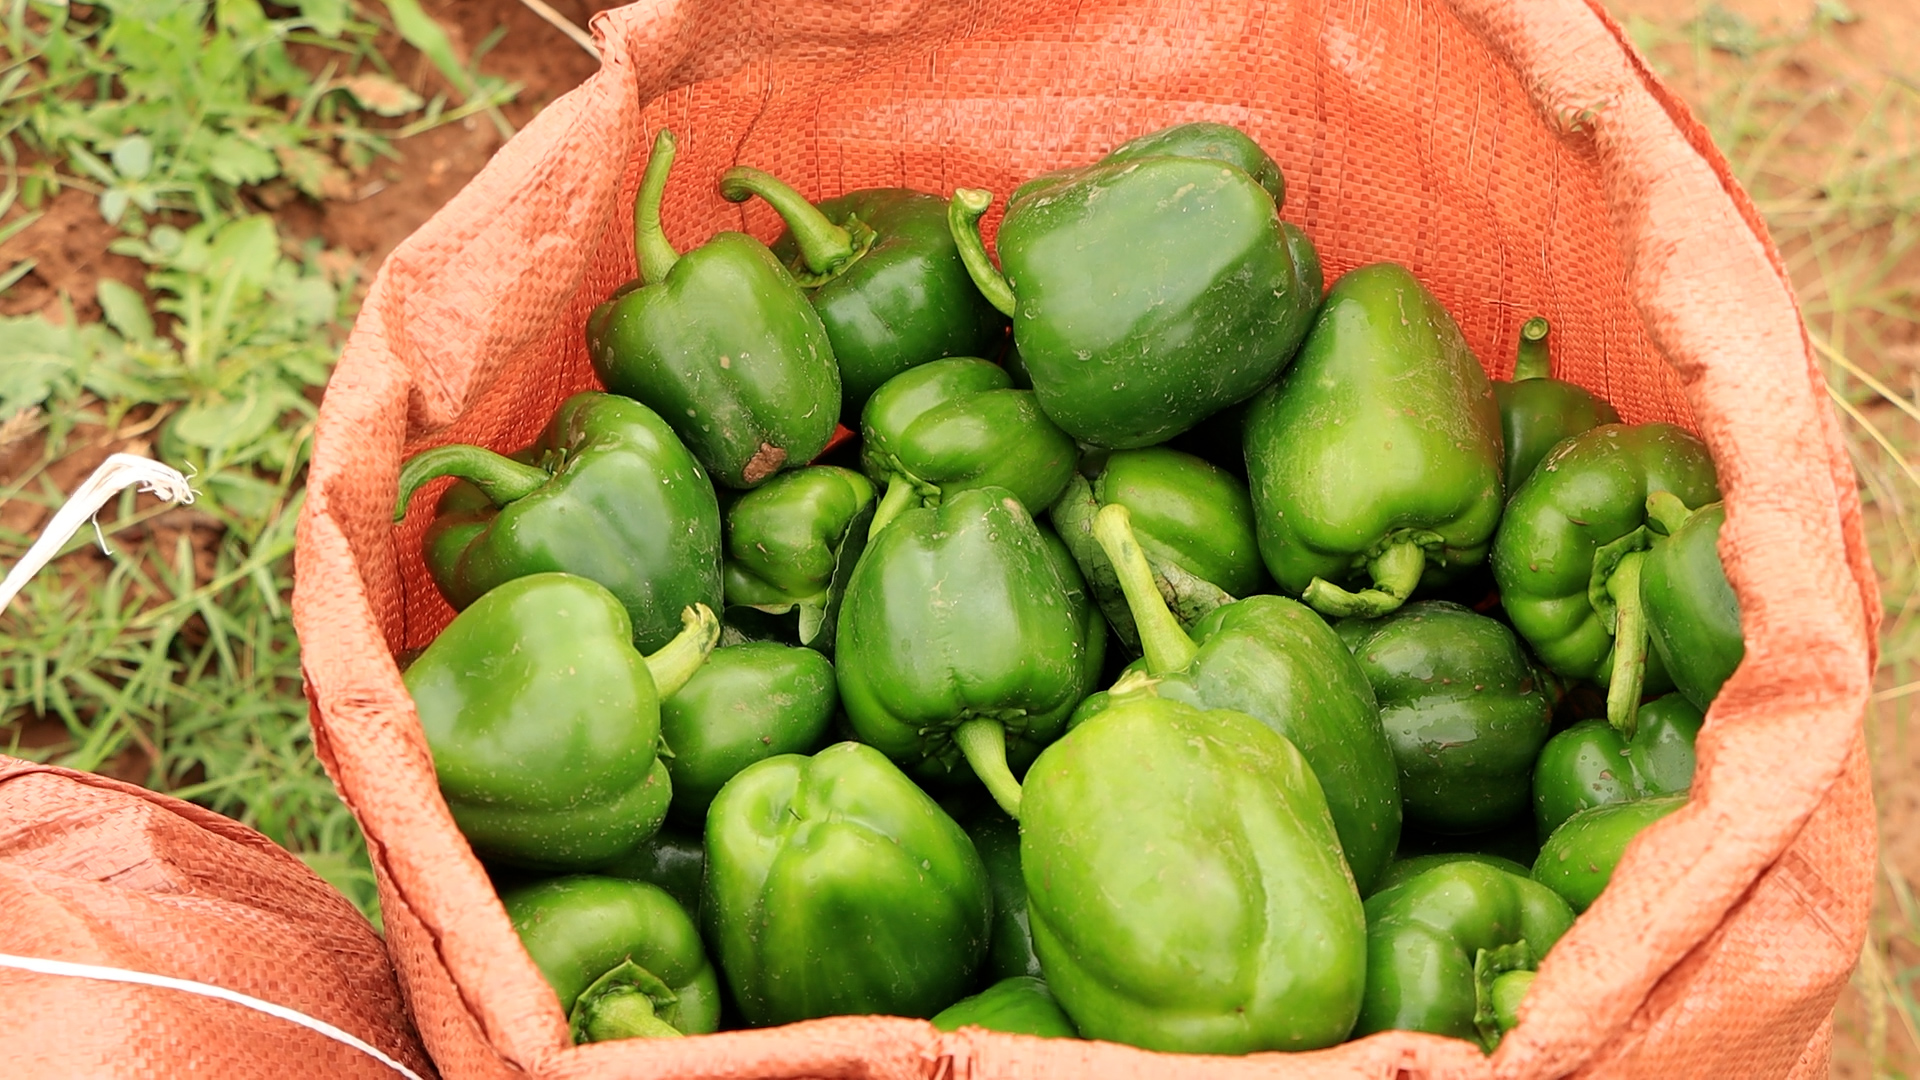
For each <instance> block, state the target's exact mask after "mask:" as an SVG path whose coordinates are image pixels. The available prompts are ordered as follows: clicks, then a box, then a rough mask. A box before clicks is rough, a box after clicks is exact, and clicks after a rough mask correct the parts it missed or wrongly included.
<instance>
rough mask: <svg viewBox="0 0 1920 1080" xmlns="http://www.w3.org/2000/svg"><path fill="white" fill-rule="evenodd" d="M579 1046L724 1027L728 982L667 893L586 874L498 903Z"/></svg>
mask: <svg viewBox="0 0 1920 1080" xmlns="http://www.w3.org/2000/svg"><path fill="white" fill-rule="evenodd" d="M500 902H501V903H502V904H503V905H505V907H506V909H507V918H509V919H511V920H512V921H513V929H514V931H515V932H516V933H518V934H519V935H520V943H521V944H522V945H525V946H526V948H527V952H528V954H529V955H531V956H532V957H533V962H534V964H535V965H536V966H538V967H539V968H540V974H541V975H543V976H545V977H546V980H547V985H549V986H551V987H553V992H554V993H555V994H557V995H559V997H560V1011H561V1012H563V1013H566V1014H567V1021H568V1026H569V1028H570V1029H571V1030H572V1032H573V1041H574V1042H576V1043H590V1042H606V1041H608V1040H610V1039H632V1038H644V1037H661V1036H677V1035H705V1034H708V1033H710V1032H713V1031H717V1030H719V1027H720V980H719V978H718V977H717V976H716V975H715V974H714V971H713V964H711V963H710V962H708V960H707V954H706V950H705V949H704V948H703V947H702V946H701V943H700V931H699V929H698V928H696V927H695V926H694V924H693V920H692V919H690V918H688V917H687V913H686V912H685V911H684V910H682V909H681V907H680V905H679V904H677V903H675V902H674V899H673V897H671V896H668V895H667V893H666V890H664V889H661V888H659V887H658V886H654V885H649V884H647V883H646V882H644V881H624V880H621V879H619V878H610V877H594V876H591V875H586V874H578V875H574V876H571V877H561V878H553V879H550V880H547V881H542V882H538V883H536V884H533V885H525V886H521V887H520V888H516V889H511V890H508V891H507V892H506V893H504V894H502V895H501V897H500Z"/></svg>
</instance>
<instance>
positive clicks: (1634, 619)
mask: <svg viewBox="0 0 1920 1080" xmlns="http://www.w3.org/2000/svg"><path fill="white" fill-rule="evenodd" d="M1646 557H1647V553H1646V552H1644V551H1636V552H1633V553H1631V554H1629V555H1627V556H1625V557H1623V558H1622V559H1621V560H1620V565H1619V566H1617V567H1615V568H1614V570H1613V576H1612V577H1610V578H1608V579H1607V594H1608V595H1609V596H1612V597H1613V603H1614V616H1613V674H1612V676H1611V677H1610V678H1609V679H1608V680H1607V723H1609V724H1612V725H1613V727H1614V730H1615V731H1618V732H1619V733H1620V735H1621V737H1622V738H1625V739H1631V738H1633V733H1634V731H1635V730H1636V729H1637V728H1638V727H1639V719H1640V692H1641V688H1642V686H1644V685H1645V683H1646V679H1647V613H1646V609H1645V608H1644V607H1642V606H1641V603H1640V564H1641V562H1642V561H1643V560H1645V559H1646Z"/></svg>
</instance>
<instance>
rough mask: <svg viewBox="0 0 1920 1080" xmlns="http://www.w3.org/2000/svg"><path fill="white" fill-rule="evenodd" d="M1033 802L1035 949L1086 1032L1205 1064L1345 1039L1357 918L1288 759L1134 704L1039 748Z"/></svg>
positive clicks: (1308, 790) (1028, 846)
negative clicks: (1204, 1059)
mask: <svg viewBox="0 0 1920 1080" xmlns="http://www.w3.org/2000/svg"><path fill="white" fill-rule="evenodd" d="M1026 786H1027V792H1026V812H1025V816H1023V817H1022V819H1021V822H1020V865H1021V868H1022V870H1023V872H1024V874H1025V876H1026V881H1027V910H1028V912H1029V914H1030V916H1031V918H1032V921H1033V942H1034V946H1035V947H1036V948H1037V949H1038V950H1039V954H1040V962H1041V964H1042V966H1044V967H1045V968H1046V973H1047V974H1046V977H1047V987H1048V989H1049V990H1051V991H1052V992H1053V995H1054V997H1055V998H1056V999H1057V1000H1058V1001H1059V1002H1060V1005H1061V1007H1062V1008H1064V1009H1065V1010H1066V1012H1067V1015H1068V1016H1070V1017H1072V1018H1073V1022H1074V1025H1075V1027H1077V1028H1078V1029H1079V1031H1080V1033H1081V1034H1082V1035H1084V1036H1086V1037H1088V1038H1092V1039H1107V1040H1111V1041H1114V1042H1124V1043H1130V1044H1132V1045H1134V1046H1142V1047H1146V1048H1148V1049H1152V1050H1172V1051H1183V1052H1188V1053H1207V1054H1245V1053H1252V1052H1254V1051H1259V1050H1311V1049H1314V1048H1316V1047H1322V1046H1331V1045H1332V1044H1334V1043H1337V1042H1339V1041H1340V1040H1342V1039H1344V1038H1346V1035H1347V1031H1348V1029H1350V1028H1351V1027H1352V1026H1353V1021H1354V1017H1355V1016H1356V1015H1357V1013H1358V1011H1359V1005H1360V997H1361V992H1362V986H1363V981H1364V973H1365V969H1366V964H1367V954H1366V922H1365V916H1364V915H1363V914H1362V912H1361V907H1360V896H1359V894H1358V893H1357V892H1356V891H1355V889H1354V883H1353V876H1352V875H1351V874H1350V873H1348V872H1347V866H1346V863H1345V862H1343V861H1342V860H1341V857H1340V841H1339V838H1338V837H1337V836H1336V835H1335V833H1334V830H1333V819H1332V818H1331V817H1330V816H1329V815H1328V813H1327V802H1326V799H1325V798H1324V797H1323V796H1322V795H1321V793H1320V783H1319V781H1318V780H1316V779H1315V778H1314V771H1313V769H1311V768H1309V767H1308V765H1307V762H1306V759H1305V758H1303V757H1301V755H1300V752H1299V751H1298V750H1296V749H1294V747H1293V744H1292V743H1290V742H1288V741H1287V740H1286V739H1285V738H1283V737H1281V736H1280V735H1277V734H1275V733H1274V731H1273V730H1272V729H1271V728H1269V727H1267V726H1266V725H1265V724H1263V723H1261V722H1260V721H1258V720H1255V719H1254V718H1253V717H1250V716H1247V715H1245V714H1243V713H1238V712H1233V711H1231V710H1227V709H1216V710H1211V711H1202V710H1200V709H1196V708H1193V707H1192V706H1189V705H1183V704H1181V703H1179V702H1176V701H1169V700H1165V699H1159V698H1152V697H1136V698H1131V699H1128V700H1124V701H1120V702H1118V703H1116V704H1115V705H1113V707H1112V708H1109V709H1107V710H1106V711H1105V712H1102V713H1100V714H1099V715H1097V716H1095V717H1093V718H1092V719H1090V720H1088V721H1087V722H1086V723H1084V724H1082V725H1080V726H1079V727H1077V728H1075V729H1073V730H1072V731H1071V732H1068V733H1067V735H1066V736H1065V737H1064V738H1062V739H1061V740H1060V741H1059V742H1056V743H1054V744H1053V745H1052V746H1049V747H1048V748H1047V749H1046V750H1045V751H1043V752H1042V753H1041V755H1040V759H1039V760H1038V761H1036V762H1034V764H1033V768H1032V770H1031V771H1029V772H1028V774H1027V782H1026Z"/></svg>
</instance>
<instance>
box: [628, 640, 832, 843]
mask: <svg viewBox="0 0 1920 1080" xmlns="http://www.w3.org/2000/svg"><path fill="white" fill-rule="evenodd" d="M839 703H840V694H839V692H838V690H836V689H835V687H834V679H833V665H832V664H831V663H829V662H828V661H827V658H826V657H824V656H822V655H820V654H819V653H817V652H815V651H814V650H812V649H803V648H800V647H798V646H791V645H782V644H780V643H779V642H775V641H748V642H742V643H741V644H738V645H730V646H728V647H727V648H724V649H715V650H714V652H713V655H711V656H709V657H707V662H706V663H705V664H702V665H701V666H700V670H698V671H696V672H694V673H693V677H692V678H690V679H688V680H687V684H686V685H685V686H683V687H681V688H680V690H679V692H678V693H675V694H674V695H673V696H671V697H669V698H667V699H666V701H664V702H662V703H661V706H660V737H661V738H662V739H663V740H664V741H665V742H666V744H667V747H668V749H670V750H671V751H672V752H673V756H672V757H670V758H668V759H667V775H668V776H669V777H671V778H672V780H673V804H672V807H671V809H670V810H669V813H670V814H671V815H672V817H673V819H674V820H675V821H677V822H679V823H680V824H681V825H683V826H687V827H691V828H696V829H697V828H699V827H700V826H702V825H704V824H705V823H706V820H707V808H708V807H709V806H711V805H712V803H713V797H714V796H715V795H718V794H720V788H721V787H722V786H723V785H725V784H726V782H727V781H729V780H731V779H733V777H734V774H736V773H738V772H739V771H740V770H742V769H744V768H746V767H747V766H749V765H751V764H753V763H754V762H756V761H761V760H764V759H766V758H770V757H773V756H774V755H776V754H805V753H809V752H811V751H812V750H814V748H816V747H818V746H819V745H820V743H821V740H822V739H823V738H824V737H825V736H826V734H827V725H828V724H829V723H830V722H831V721H832V720H833V712H834V708H835V707H836V706H838V705H839Z"/></svg>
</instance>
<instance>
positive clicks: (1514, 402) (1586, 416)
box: [1493, 315, 1620, 497]
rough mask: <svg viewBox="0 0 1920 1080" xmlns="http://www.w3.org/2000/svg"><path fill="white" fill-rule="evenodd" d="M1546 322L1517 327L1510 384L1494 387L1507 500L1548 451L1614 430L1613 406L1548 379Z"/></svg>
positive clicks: (1540, 320)
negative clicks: (1592, 432) (1602, 429)
mask: <svg viewBox="0 0 1920 1080" xmlns="http://www.w3.org/2000/svg"><path fill="white" fill-rule="evenodd" d="M1547 332H1548V324H1547V320H1545V319H1543V318H1540V317H1539V316H1537V315H1536V316H1535V317H1533V318H1531V319H1528V320H1527V321H1526V322H1525V323H1524V324H1522V325H1521V327H1520V350H1519V358H1518V360H1517V361H1516V362H1515V364H1514V368H1513V381H1512V382H1497V383H1494V384H1493V395H1494V397H1495V399H1497V400H1498V401H1499V403H1500V434H1501V437H1502V440H1503V441H1504V443H1505V445H1506V454H1507V465H1506V489H1507V495H1508V496H1509V497H1511V496H1512V495H1513V493H1514V492H1516V491H1518V490H1520V484H1521V482H1522V481H1524V480H1525V479H1526V478H1527V477H1529V476H1531V475H1533V470H1534V469H1535V468H1536V467H1537V466H1538V465H1539V464H1540V459H1541V458H1544V457H1546V456H1547V451H1549V450H1552V449H1553V448H1554V447H1555V446H1557V445H1559V444H1560V442H1561V440H1563V439H1570V438H1572V437H1573V436H1575V435H1578V434H1580V433H1581V432H1583V431H1587V430H1589V429H1591V428H1596V427H1599V426H1600V425H1601V424H1617V423H1619V422H1620V414H1619V413H1617V412H1614V411H1613V406H1612V405H1609V404H1607V403H1606V402H1605V401H1603V400H1601V399H1600V398H1597V397H1594V396H1593V395H1592V394H1591V393H1588V392H1587V391H1586V390H1585V389H1583V388H1582V387H1579V386H1575V385H1574V384H1573V383H1570V382H1562V381H1561V380H1559V379H1556V378H1553V377H1552V375H1551V373H1550V372H1551V369H1550V368H1549V366H1548V357H1547Z"/></svg>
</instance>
